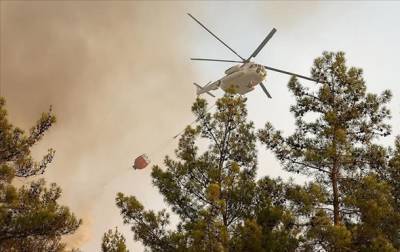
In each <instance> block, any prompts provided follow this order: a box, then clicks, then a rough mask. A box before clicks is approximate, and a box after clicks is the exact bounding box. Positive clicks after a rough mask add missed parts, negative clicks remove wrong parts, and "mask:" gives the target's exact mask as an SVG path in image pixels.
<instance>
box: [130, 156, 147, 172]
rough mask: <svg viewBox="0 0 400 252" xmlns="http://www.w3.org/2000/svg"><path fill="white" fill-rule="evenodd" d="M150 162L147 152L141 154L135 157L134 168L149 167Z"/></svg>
mask: <svg viewBox="0 0 400 252" xmlns="http://www.w3.org/2000/svg"><path fill="white" fill-rule="evenodd" d="M148 164H150V159H149V158H148V157H147V155H146V154H143V155H140V156H139V157H137V158H136V159H135V163H134V165H133V168H134V169H135V170H136V169H139V170H140V169H144V168H146V167H147V165H148Z"/></svg>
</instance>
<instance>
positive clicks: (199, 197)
mask: <svg viewBox="0 0 400 252" xmlns="http://www.w3.org/2000/svg"><path fill="white" fill-rule="evenodd" d="M192 111H193V112H194V114H195V116H196V117H197V119H198V120H197V126H196V127H194V128H193V127H190V126H188V127H187V128H186V130H185V132H184V134H183V135H182V136H181V138H180V140H179V144H178V148H177V149H176V156H177V158H176V160H174V159H172V158H170V157H168V156H167V157H166V158H165V161H164V163H165V167H166V168H161V167H160V166H154V167H153V170H152V174H151V175H152V178H153V184H154V185H155V186H156V187H157V188H158V189H159V191H160V193H161V194H162V195H163V197H164V200H165V201H166V203H167V204H168V205H169V206H170V207H171V209H172V211H173V212H174V213H175V214H176V215H177V216H178V217H179V220H180V221H179V223H178V225H177V228H176V230H174V229H171V228H170V227H169V224H170V220H169V214H168V213H167V212H166V210H165V209H164V210H162V211H159V212H154V211H151V210H145V209H144V207H143V205H142V204H141V203H140V202H139V201H138V200H137V199H136V197H134V196H125V195H123V194H122V193H119V194H118V195H117V198H116V202H117V206H118V207H119V208H120V210H121V214H122V216H123V219H124V222H125V223H127V224H131V225H132V231H133V232H134V238H135V240H139V241H141V242H142V243H143V244H144V245H145V246H146V247H147V248H150V249H151V250H152V251H294V250H295V248H296V247H297V243H298V241H297V239H296V237H297V229H296V228H295V227H294V225H293V223H294V222H295V220H294V219H293V215H292V214H291V212H290V211H289V210H288V209H287V208H286V207H285V204H284V203H285V199H284V197H285V193H286V186H285V184H284V183H283V182H282V181H280V180H272V179H269V178H264V179H261V180H259V181H256V169H257V155H256V149H255V146H256V145H255V144H256V135H255V132H254V126H253V123H251V122H247V121H246V116H247V111H246V108H245V99H244V98H243V97H241V96H234V95H230V94H227V95H225V96H224V97H222V98H221V99H219V100H218V101H217V102H216V112H215V113H214V114H210V113H208V112H207V104H206V102H205V100H203V99H197V100H196V102H195V103H194V105H193V107H192ZM199 140H201V141H199ZM204 142H206V143H207V144H208V146H207V147H205V150H204V151H200V149H202V148H204V145H201V143H204Z"/></svg>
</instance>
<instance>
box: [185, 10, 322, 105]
mask: <svg viewBox="0 0 400 252" xmlns="http://www.w3.org/2000/svg"><path fill="white" fill-rule="evenodd" d="M187 14H188V15H189V16H190V17H191V18H192V19H193V20H194V21H196V22H197V23H198V24H199V25H200V26H201V27H203V28H204V29H205V30H206V31H207V32H208V33H210V34H211V35H212V36H213V37H214V38H216V39H217V40H218V41H219V42H221V43H222V44H223V45H224V46H225V47H226V48H228V49H229V50H230V51H231V52H233V53H234V54H235V55H236V56H237V57H239V58H240V60H225V59H207V58H190V59H191V60H196V61H214V62H229V63H240V64H237V65H234V66H232V67H230V68H228V69H227V70H226V71H225V76H224V77H222V78H221V79H219V80H217V81H214V82H209V83H207V84H206V85H204V86H200V85H199V84H197V83H193V84H194V85H195V86H196V87H197V91H196V93H197V95H201V94H204V93H206V94H208V95H210V96H212V97H215V95H214V94H212V93H211V92H210V91H212V90H217V89H218V88H221V89H222V90H224V91H225V92H227V91H228V90H234V91H235V92H236V93H238V94H241V95H243V94H246V93H248V92H250V91H252V90H254V89H255V87H256V86H257V85H260V87H261V88H262V90H263V91H264V93H265V94H266V95H267V97H268V98H272V97H271V95H270V93H269V92H268V90H267V89H266V87H265V85H264V83H263V81H264V80H265V78H266V76H267V71H266V69H267V70H271V71H275V72H278V73H282V74H287V75H291V76H296V77H299V78H302V79H306V80H309V81H314V82H317V83H323V82H324V81H321V80H316V79H313V78H310V77H307V76H304V75H300V74H296V73H292V72H288V71H285V70H281V69H277V68H273V67H269V66H265V65H260V64H256V63H254V62H252V61H251V60H252V59H253V58H255V57H256V56H257V55H258V54H259V53H260V51H261V50H262V49H263V48H264V46H265V45H266V44H267V43H268V41H269V40H270V39H271V38H272V36H274V34H275V32H276V31H277V30H276V29H275V28H273V29H272V30H271V31H270V32H269V33H268V35H267V36H266V37H265V39H264V40H263V41H262V42H261V44H260V45H259V46H258V47H257V48H256V49H255V50H254V52H253V53H252V54H251V55H250V56H249V57H248V58H243V57H242V56H240V55H239V54H238V53H237V52H236V51H235V50H233V49H232V48H231V47H230V46H228V45H227V44H226V43H225V42H224V41H222V40H221V39H220V38H219V37H218V36H217V35H215V34H214V33H213V32H212V31H210V30H209V29H208V28H207V27H206V26H205V25H203V24H202V23H201V22H200V21H199V20H197V19H196V18H195V17H194V16H193V15H191V14H190V13H187Z"/></svg>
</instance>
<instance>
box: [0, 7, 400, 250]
mask: <svg viewBox="0 0 400 252" xmlns="http://www.w3.org/2000/svg"><path fill="white" fill-rule="evenodd" d="M0 7H1V10H0V36H1V37H0V46H1V47H0V84H1V95H3V96H5V98H6V101H7V109H8V111H9V115H10V119H11V120H12V122H13V123H15V124H16V125H19V126H21V127H23V128H24V129H29V127H30V126H31V125H33V123H34V122H35V121H36V119H38V118H39V116H40V113H41V112H42V111H46V110H47V109H48V107H49V105H50V104H52V105H53V108H54V111H55V113H56V115H57V119H58V121H57V124H56V125H55V127H54V128H52V129H51V130H50V132H49V133H48V134H47V135H46V136H45V138H44V140H43V141H42V142H41V143H40V144H39V145H38V146H37V147H36V148H35V155H37V157H38V158H40V156H41V155H43V154H44V153H45V151H46V149H48V148H50V147H52V148H54V149H56V151H57V153H56V157H55V160H54V162H53V163H52V164H51V166H50V167H49V169H48V172H47V174H46V176H45V177H46V178H47V180H48V181H49V182H56V183H58V184H59V185H60V186H61V187H62V189H63V197H62V202H63V203H65V204H66V205H68V206H70V207H71V209H72V210H73V211H74V212H75V213H76V214H77V215H78V216H79V217H81V218H83V220H84V225H83V226H82V227H81V229H80V231H79V232H78V233H77V234H76V235H73V236H72V237H70V238H68V242H69V243H70V245H71V246H80V247H81V248H82V249H83V251H99V250H100V240H101V237H102V235H103V233H104V232H105V231H106V230H107V229H109V228H113V227H114V226H118V227H119V229H120V230H122V231H123V232H124V234H125V237H126V239H127V241H128V246H129V248H130V249H131V250H133V251H142V250H143V248H142V247H141V245H140V244H139V243H134V242H133V238H132V237H133V234H132V233H131V232H130V230H129V227H128V226H123V225H122V220H121V216H120V215H119V212H118V209H117V208H116V207H115V203H114V198H115V194H116V192H119V191H121V192H124V193H126V194H131V195H135V196H136V197H137V198H138V199H139V200H140V201H141V202H142V203H143V204H144V205H145V207H147V208H152V209H160V208H162V207H164V204H163V201H162V198H161V197H160V195H159V193H158V191H157V190H156V189H155V188H153V187H152V185H151V178H150V172H151V170H150V169H147V170H142V171H134V170H132V169H131V168H130V167H131V164H132V160H133V159H134V157H136V156H138V155H140V154H142V153H152V155H151V156H150V158H151V159H152V161H153V163H160V161H161V159H162V157H163V155H165V154H167V153H171V151H172V150H173V148H174V147H175V146H176V142H171V141H170V139H171V137H172V136H173V135H175V134H176V133H177V132H179V131H180V130H181V129H182V128H183V127H184V126H185V125H186V124H187V123H188V122H190V121H192V120H193V118H192V116H191V113H190V107H191V104H192V102H193V100H194V98H195V89H194V87H193V86H192V84H191V83H192V82H193V81H196V82H198V83H202V84H204V83H207V82H208V81H211V80H215V79H218V78H220V77H222V74H223V71H224V70H225V69H226V68H228V67H229V66H230V65H229V64H226V63H210V62H190V60H189V58H190V57H210V58H225V59H235V55H233V54H232V53H230V52H229V51H228V50H226V49H225V48H224V47H223V46H222V45H220V44H219V42H218V41H216V40H215V39H213V38H212V37H211V36H210V35H209V34H207V33H206V32H205V31H204V30H202V28H201V27H200V26H199V25H198V24H196V23H195V22H193V21H192V20H191V19H190V18H189V17H188V16H187V15H186V13H187V12H190V13H192V14H193V15H194V16H196V17H197V18H198V19H200V20H201V21H203V23H205V24H206V25H207V26H208V27H209V28H210V29H211V30H213V31H214V32H215V33H216V34H218V35H219V36H220V37H221V38H223V39H224V40H225V42H226V43H228V44H229V45H230V46H231V47H233V48H234V49H235V50H237V51H238V52H239V54H241V55H242V56H244V57H247V56H248V55H249V54H250V53H251V52H253V50H254V49H255V47H257V46H258V44H259V43H260V42H261V41H262V39H263V38H264V37H265V36H266V34H267V33H268V32H269V31H270V30H271V29H272V28H273V27H275V28H276V29H277V30H278V32H277V33H276V34H275V36H274V37H273V38H272V39H271V40H270V42H269V43H268V44H267V46H266V47H265V48H264V50H263V51H262V52H261V53H260V54H259V55H258V57H257V59H256V61H257V62H258V63H262V64H266V65H269V66H272V67H277V68H282V69H286V70H288V71H292V72H297V73H300V74H305V75H309V71H310V67H311V65H312V62H313V59H314V58H316V57H318V56H320V55H321V53H322V52H323V51H324V50H327V51H338V50H342V51H345V52H346V54H347V59H348V65H352V66H357V67H361V68H363V69H364V76H365V79H366V81H367V85H368V90H369V91H371V92H377V93H381V92H382V91H383V90H385V89H391V90H392V92H393V94H394V98H393V100H392V102H391V109H392V115H393V119H392V125H393V128H394V129H393V133H394V135H396V134H399V133H400V132H399V128H398V125H399V123H400V106H399V105H400V88H399V84H400V83H399V80H398V78H397V74H396V73H397V72H396V70H398V69H399V65H400V64H399V61H398V59H399V58H400V48H399V46H398V45H399V44H400V32H399V29H398V24H400V16H399V15H398V13H399V11H400V3H397V2H386V3H383V2H353V3H351V2H316V1H312V2H260V1H258V2H252V3H251V2H221V1H220V2H191V3H184V2H166V1H163V2H150V3H147V2H130V1H121V2H112V3H111V2H105V1H99V2H96V1H88V2H85V1H71V2H67V1H65V2H60V1H57V2H50V1H43V2H40V1H30V2H22V1H18V2H11V1H10V2H7V1H1V2H0ZM288 80H289V77H288V76H285V75H281V74H278V73H274V72H269V73H268V76H267V81H266V85H267V88H268V89H269V91H270V93H271V94H272V96H273V99H272V100H267V99H266V97H265V95H264V93H263V92H262V91H261V90H260V89H256V90H255V91H254V92H252V93H249V94H248V95H247V97H248V98H249V99H248V110H249V118H250V119H251V120H253V121H254V122H255V124H256V126H257V127H262V126H263V125H264V123H265V122H266V121H271V122H272V123H273V125H274V126H275V127H276V128H279V129H283V130H284V131H285V133H290V132H291V130H292V129H293V117H292V115H291V114H290V113H289V106H290V104H293V101H294V99H293V97H292V96H291V95H290V93H288V91H287V82H288ZM304 83H306V82H304ZM308 84H310V85H311V83H308ZM216 94H217V95H218V96H221V95H222V92H221V91H218V92H216ZM209 101H210V102H213V101H214V100H212V99H210V100H209ZM392 140H393V137H388V138H387V139H385V140H384V142H385V143H386V144H390V143H391V141H392ZM168 144H169V145H168ZM259 163H260V165H259V176H263V175H270V176H272V177H276V176H283V177H285V178H288V177H289V175H288V173H285V172H283V171H282V170H281V168H280V166H279V164H278V163H277V161H276V160H275V159H274V157H273V156H272V155H271V153H269V152H267V151H264V150H263V149H262V148H261V149H260V151H259ZM297 181H302V179H301V178H297Z"/></svg>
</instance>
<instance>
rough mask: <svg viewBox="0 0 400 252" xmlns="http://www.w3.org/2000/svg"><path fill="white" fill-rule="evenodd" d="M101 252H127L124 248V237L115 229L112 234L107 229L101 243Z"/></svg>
mask: <svg viewBox="0 0 400 252" xmlns="http://www.w3.org/2000/svg"><path fill="white" fill-rule="evenodd" d="M101 251H102V252H129V250H128V249H127V248H126V244H125V237H124V236H123V235H122V234H121V233H120V232H119V231H118V229H117V228H115V230H114V232H113V231H112V230H111V229H109V230H108V231H107V232H106V233H104V236H103V241H102V243H101Z"/></svg>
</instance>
